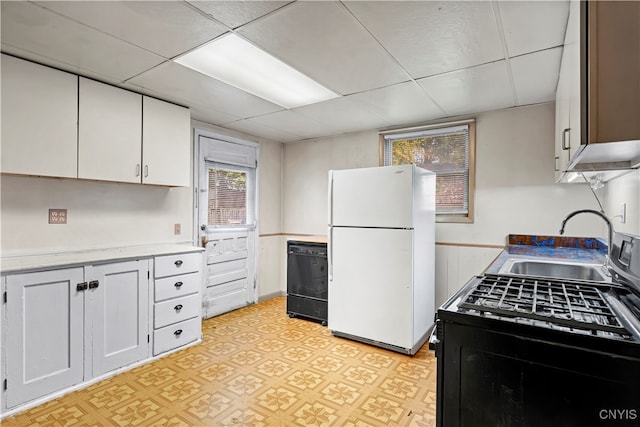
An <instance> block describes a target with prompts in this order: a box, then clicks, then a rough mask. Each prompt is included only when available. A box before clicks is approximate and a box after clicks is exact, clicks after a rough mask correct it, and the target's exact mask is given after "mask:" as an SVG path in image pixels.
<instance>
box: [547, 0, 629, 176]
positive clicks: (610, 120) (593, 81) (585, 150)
mask: <svg viewBox="0 0 640 427" xmlns="http://www.w3.org/2000/svg"><path fill="white" fill-rule="evenodd" d="M639 117H640V3H639V2H633V1H629V2H625V1H620V2H618V1H610V2H609V1H590V2H581V1H577V0H573V1H571V6H570V10H569V21H568V24H567V32H566V35H565V42H564V49H563V53H562V65H561V67H560V78H559V80H558V89H557V92H556V180H563V179H564V178H565V177H566V175H565V174H564V172H566V171H586V172H592V171H607V170H615V169H629V168H631V167H637V166H634V165H637V164H639V163H638V162H640V120H639V119H638V118H639Z"/></svg>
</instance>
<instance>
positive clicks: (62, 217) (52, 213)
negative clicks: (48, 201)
mask: <svg viewBox="0 0 640 427" xmlns="http://www.w3.org/2000/svg"><path fill="white" fill-rule="evenodd" d="M66 223H67V210H66V209H49V224H66Z"/></svg>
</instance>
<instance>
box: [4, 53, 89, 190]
mask: <svg viewBox="0 0 640 427" xmlns="http://www.w3.org/2000/svg"><path fill="white" fill-rule="evenodd" d="M77 124H78V77H77V76H74V75H72V74H69V73H65V72H62V71H58V70H54V69H52V68H48V67H43V66H42V65H38V64H34V63H32V62H28V61H23V60H21V59H17V58H14V57H12V56H8V55H4V54H3V55H2V148H1V150H2V160H1V167H0V171H1V172H3V173H15V174H26V175H43V176H56V177H66V178H75V177H76V176H77V173H78V170H77V166H78V155H77V150H78V128H77Z"/></svg>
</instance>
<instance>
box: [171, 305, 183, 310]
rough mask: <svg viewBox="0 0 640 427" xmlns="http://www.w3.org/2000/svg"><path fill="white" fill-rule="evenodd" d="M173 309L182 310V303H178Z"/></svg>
mask: <svg viewBox="0 0 640 427" xmlns="http://www.w3.org/2000/svg"><path fill="white" fill-rule="evenodd" d="M173 309H174V310H175V311H180V310H182V304H178V305H176V306H175V307H173Z"/></svg>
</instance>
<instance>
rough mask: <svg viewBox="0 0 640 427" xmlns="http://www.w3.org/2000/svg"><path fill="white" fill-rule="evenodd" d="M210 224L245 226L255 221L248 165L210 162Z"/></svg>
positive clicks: (208, 163)
mask: <svg viewBox="0 0 640 427" xmlns="http://www.w3.org/2000/svg"><path fill="white" fill-rule="evenodd" d="M207 171H208V181H209V185H208V187H209V188H208V194H207V207H208V213H207V216H208V225H210V226H214V227H216V226H217V227H246V226H247V225H253V224H254V221H253V213H252V209H251V203H250V200H252V198H251V197H250V195H251V189H250V188H249V186H248V185H247V183H248V181H249V178H250V177H249V173H251V170H250V169H249V168H244V167H240V166H234V165H223V164H219V163H212V162H207Z"/></svg>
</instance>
